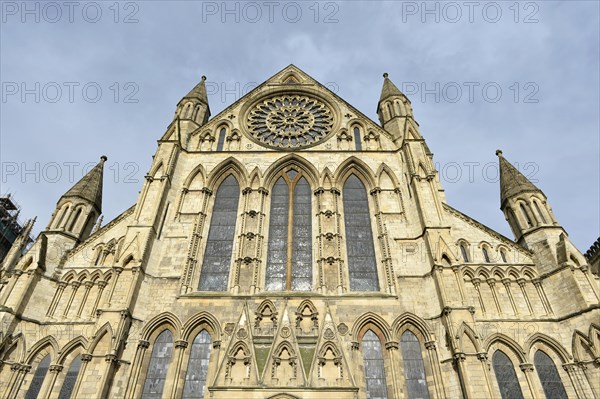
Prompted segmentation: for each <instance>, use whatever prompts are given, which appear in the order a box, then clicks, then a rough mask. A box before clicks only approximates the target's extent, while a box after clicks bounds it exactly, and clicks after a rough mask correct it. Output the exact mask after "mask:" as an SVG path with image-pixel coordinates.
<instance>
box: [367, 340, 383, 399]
mask: <svg viewBox="0 0 600 399" xmlns="http://www.w3.org/2000/svg"><path fill="white" fill-rule="evenodd" d="M362 354H363V361H364V365H365V368H364V370H365V382H366V383H367V384H366V385H367V386H366V391H367V397H368V398H370V399H387V397H388V394H387V382H386V379H385V366H384V363H383V352H382V350H381V341H380V340H379V337H378V336H377V335H376V334H375V333H374V332H373V331H371V330H369V331H367V332H366V333H365V335H364V337H363V340H362Z"/></svg>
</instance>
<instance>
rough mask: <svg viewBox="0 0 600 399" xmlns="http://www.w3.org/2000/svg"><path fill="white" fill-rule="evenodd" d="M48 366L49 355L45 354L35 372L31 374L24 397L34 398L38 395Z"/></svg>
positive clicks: (27, 398)
mask: <svg viewBox="0 0 600 399" xmlns="http://www.w3.org/2000/svg"><path fill="white" fill-rule="evenodd" d="M49 368H50V355H46V356H45V357H44V358H43V359H42V361H41V362H40V363H39V364H38V366H37V369H36V370H35V374H33V378H32V379H31V383H30V384H29V389H28V390H27V394H25V399H36V398H37V397H38V395H39V394H40V390H41V389H42V384H43V383H44V379H45V378H46V374H47V373H48V369H49Z"/></svg>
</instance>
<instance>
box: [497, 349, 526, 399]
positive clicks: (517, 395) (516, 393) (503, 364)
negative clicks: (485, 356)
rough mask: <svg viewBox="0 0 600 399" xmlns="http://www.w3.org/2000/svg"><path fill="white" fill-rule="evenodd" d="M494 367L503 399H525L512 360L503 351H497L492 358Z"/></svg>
mask: <svg viewBox="0 0 600 399" xmlns="http://www.w3.org/2000/svg"><path fill="white" fill-rule="evenodd" d="M492 365H493V367H494V374H496V380H497V381H498V387H499V388H500V396H501V397H502V399H523V392H522V391H521V385H519V380H518V379H517V374H516V373H515V367H514V366H513V363H512V362H511V360H510V358H509V357H508V356H506V354H505V353H504V352H502V351H501V350H497V351H496V352H495V353H494V356H493V357H492Z"/></svg>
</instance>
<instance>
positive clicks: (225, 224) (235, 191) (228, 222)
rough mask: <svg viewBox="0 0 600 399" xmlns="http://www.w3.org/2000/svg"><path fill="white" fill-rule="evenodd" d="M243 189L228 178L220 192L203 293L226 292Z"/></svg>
mask: <svg viewBox="0 0 600 399" xmlns="http://www.w3.org/2000/svg"><path fill="white" fill-rule="evenodd" d="M239 197H240V186H239V185H238V182H237V180H236V179H235V177H233V175H229V176H228V177H227V178H226V179H225V180H223V183H221V185H220V186H219V189H218V190H217V195H216V196H215V205H214V207H213V213H212V217H211V221H210V230H209V231H208V240H207V243H206V250H205V251H204V261H203V262H202V271H201V273H200V284H199V287H198V289H199V290H200V291H225V290H226V289H227V280H228V278H229V269H230V267H231V255H232V252H233V239H234V236H235V222H236V219H237V210H238V202H239Z"/></svg>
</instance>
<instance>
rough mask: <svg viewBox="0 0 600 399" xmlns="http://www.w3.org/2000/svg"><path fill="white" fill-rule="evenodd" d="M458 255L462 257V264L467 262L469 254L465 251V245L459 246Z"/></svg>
mask: <svg viewBox="0 0 600 399" xmlns="http://www.w3.org/2000/svg"><path fill="white" fill-rule="evenodd" d="M460 254H461V255H462V258H463V261H464V262H468V261H469V252H468V251H467V247H466V246H465V244H460Z"/></svg>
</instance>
